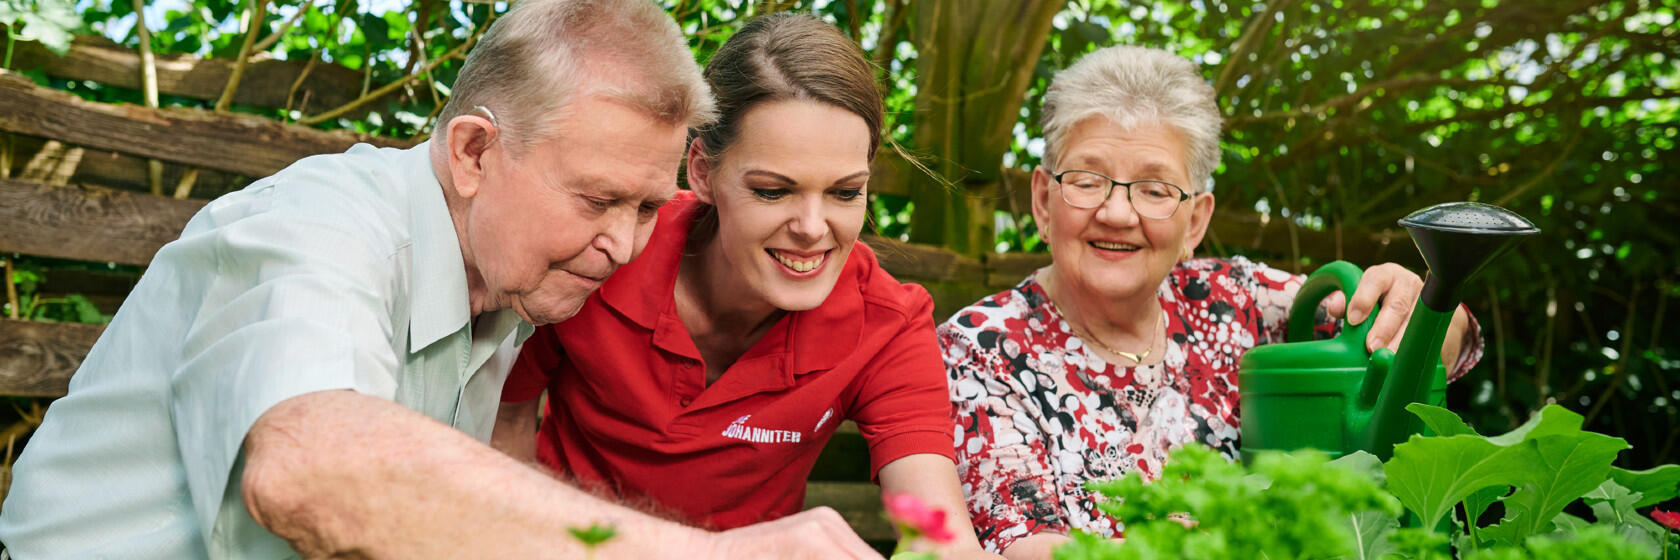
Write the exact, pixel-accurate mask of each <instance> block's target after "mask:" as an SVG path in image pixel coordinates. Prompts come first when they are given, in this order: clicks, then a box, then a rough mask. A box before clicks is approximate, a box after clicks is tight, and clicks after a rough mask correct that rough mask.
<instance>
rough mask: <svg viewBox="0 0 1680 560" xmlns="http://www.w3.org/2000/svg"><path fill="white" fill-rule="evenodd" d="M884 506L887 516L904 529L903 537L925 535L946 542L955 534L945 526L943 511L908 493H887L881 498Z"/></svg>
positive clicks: (936, 540) (935, 540)
mask: <svg viewBox="0 0 1680 560" xmlns="http://www.w3.org/2000/svg"><path fill="white" fill-rule="evenodd" d="M882 505H884V506H886V509H887V517H888V518H889V519H892V521H893V523H896V524H897V525H898V526H899V529H901V530H906V531H905V535H904V538H905V539H906V540H909V539H911V538H915V535H917V534H920V535H926V536H927V538H929V539H933V541H934V542H940V543H947V542H951V539H953V538H956V535H953V534H951V530H950V529H947V528H946V527H945V511H944V510H941V509H938V508H935V507H931V506H929V505H927V504H926V503H924V502H922V500H921V498H917V497H915V496H912V495H910V494H888V495H887V496H885V498H884V499H883V500H882Z"/></svg>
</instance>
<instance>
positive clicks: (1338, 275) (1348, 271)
mask: <svg viewBox="0 0 1680 560" xmlns="http://www.w3.org/2000/svg"><path fill="white" fill-rule="evenodd" d="M1363 275H1364V272H1363V271H1361V270H1359V267H1357V266H1354V264H1353V263H1350V262H1347V261H1335V262H1332V263H1330V264H1327V265H1324V266H1321V267H1319V268H1318V270H1315V271H1313V273H1312V275H1311V276H1308V277H1307V281H1306V283H1304V284H1301V291H1299V292H1296V293H1295V302H1294V303H1292V304H1290V306H1289V332H1288V338H1287V340H1288V341H1289V342H1308V341H1311V340H1312V339H1313V327H1315V326H1317V325H1318V305H1319V303H1322V302H1323V301H1324V298H1326V297H1329V296H1330V294H1333V293H1336V291H1337V290H1341V292H1342V294H1343V295H1344V296H1346V297H1347V301H1350V302H1351V301H1353V290H1354V288H1355V287H1357V286H1359V279H1360V277H1361V276H1363ZM1378 311H1381V306H1380V305H1379V306H1378V307H1375V308H1372V309H1371V316H1370V317H1367V318H1366V319H1365V322H1363V323H1360V324H1358V325H1345V324H1344V325H1343V326H1342V334H1341V335H1340V337H1342V338H1348V341H1349V342H1354V343H1357V344H1356V345H1355V346H1357V347H1358V348H1364V347H1365V336H1366V335H1367V334H1368V333H1370V332H1371V324H1372V323H1375V322H1376V318H1377V312H1378ZM1349 337H1351V338H1349Z"/></svg>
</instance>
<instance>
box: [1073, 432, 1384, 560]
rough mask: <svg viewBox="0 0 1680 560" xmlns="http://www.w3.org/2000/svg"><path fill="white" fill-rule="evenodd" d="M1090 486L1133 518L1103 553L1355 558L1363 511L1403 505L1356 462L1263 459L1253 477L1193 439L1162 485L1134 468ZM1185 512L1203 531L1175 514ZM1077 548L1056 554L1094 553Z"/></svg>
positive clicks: (1107, 507) (1110, 507)
mask: <svg viewBox="0 0 1680 560" xmlns="http://www.w3.org/2000/svg"><path fill="white" fill-rule="evenodd" d="M1090 487H1091V488H1092V489H1093V490H1094V491H1097V492H1100V493H1102V494H1104V495H1108V496H1111V497H1119V498H1122V499H1121V500H1119V501H1109V502H1106V503H1104V504H1102V505H1101V506H1100V507H1101V508H1102V509H1103V511H1105V512H1107V513H1109V514H1110V515H1113V516H1115V518H1116V519H1119V520H1120V521H1121V522H1122V523H1124V524H1125V527H1126V537H1127V540H1126V543H1125V544H1124V545H1121V546H1117V547H1110V546H1108V545H1107V544H1106V543H1104V544H1098V545H1096V546H1097V547H1098V548H1100V549H1101V550H1103V551H1106V552H1104V553H1103V555H1102V556H1100V557H1103V558H1262V557H1270V558H1322V557H1336V556H1348V555H1353V554H1355V553H1356V551H1359V550H1362V548H1361V547H1362V546H1364V545H1365V544H1366V543H1367V542H1369V540H1370V539H1369V537H1368V536H1367V535H1364V534H1356V533H1355V532H1354V531H1352V530H1351V526H1352V524H1351V522H1352V521H1353V520H1354V519H1355V518H1354V514H1355V513H1359V512H1366V511H1374V512H1378V513H1380V514H1382V515H1384V516H1385V517H1386V518H1387V519H1390V520H1392V519H1394V518H1395V516H1397V515H1398V514H1399V511H1400V510H1399V503H1398V502H1396V501H1395V500H1394V498H1393V497H1391V496H1388V495H1387V494H1385V493H1383V492H1382V490H1381V489H1380V487H1379V486H1378V485H1377V484H1376V483H1375V482H1373V481H1372V480H1371V478H1370V477H1369V476H1367V475H1364V474H1360V473H1359V472H1358V471H1357V468H1355V467H1336V466H1330V465H1329V459H1328V458H1327V456H1325V455H1324V454H1322V453H1318V452H1310V451H1309V452H1302V453H1295V454H1288V455H1283V454H1276V455H1264V456H1262V457H1260V458H1258V459H1257V460H1256V461H1255V464H1254V467H1253V475H1251V474H1250V473H1249V472H1247V471H1246V470H1245V469H1244V468H1243V467H1242V466H1240V465H1235V464H1232V463H1230V462H1228V461H1226V460H1225V459H1224V457H1222V456H1220V455H1219V454H1218V453H1216V452H1214V451H1212V450H1210V449H1207V448H1205V447H1201V446H1195V445H1192V446H1186V447H1184V448H1181V449H1179V450H1176V451H1174V452H1173V454H1172V456H1171V458H1170V459H1169V460H1168V461H1167V463H1166V466H1165V467H1164V469H1163V472H1162V474H1161V479H1160V480H1158V481H1155V482H1153V483H1148V482H1145V481H1144V479H1143V478H1142V476H1141V475H1140V474H1138V473H1133V474H1130V475H1128V476H1126V477H1125V478H1122V479H1119V480H1115V481H1111V482H1093V483H1091V484H1090ZM1185 513H1187V514H1188V517H1189V519H1191V520H1194V521H1195V523H1196V526H1195V528H1193V529H1191V528H1186V527H1185V526H1184V525H1183V524H1181V523H1180V522H1179V521H1177V520H1174V516H1175V514H1185ZM1361 527H1362V528H1363V529H1365V530H1367V531H1368V530H1370V529H1371V528H1372V527H1373V526H1372V525H1363V526H1361ZM1081 542H1084V543H1096V542H1099V541H1091V540H1090V539H1083V540H1082V541H1081ZM1068 549H1071V550H1068V552H1065V553H1064V552H1062V551H1061V550H1058V551H1057V554H1056V557H1057V558H1058V559H1065V558H1082V557H1086V556H1081V554H1087V552H1082V550H1083V549H1082V548H1081V547H1077V546H1074V547H1068ZM1064 550H1067V549H1064Z"/></svg>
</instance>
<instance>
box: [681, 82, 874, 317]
mask: <svg viewBox="0 0 1680 560" xmlns="http://www.w3.org/2000/svg"><path fill="white" fill-rule="evenodd" d="M702 157H703V156H701V155H700V152H699V150H694V149H691V150H690V151H689V173H690V175H689V177H690V181H689V183H690V187H691V188H693V189H694V192H695V194H696V195H697V196H698V197H699V198H700V199H701V200H702V201H705V202H709V203H711V204H712V205H714V206H716V207H717V213H718V231H717V235H716V236H715V237H713V239H712V240H711V242H710V244H709V245H708V246H707V248H706V250H705V253H706V254H708V255H709V256H715V257H721V260H722V261H723V262H721V263H718V264H722V265H724V266H727V267H728V270H730V271H733V274H734V275H736V276H737V279H738V282H739V287H740V291H741V293H742V297H746V298H755V299H757V300H760V301H764V302H768V303H770V304H771V305H773V306H775V307H776V308H779V309H785V310H788V311H799V310H804V309H811V308H814V307H816V306H818V305H820V304H822V302H823V300H825V299H827V298H828V293H829V291H831V290H833V289H834V283H835V281H836V280H838V279H839V276H840V269H841V268H842V267H843V266H844V265H845V264H846V257H847V256H848V255H850V254H851V251H852V244H853V242H855V241H857V238H858V233H859V231H861V230H862V229H863V220H864V216H865V213H866V211H867V209H868V203H867V200H868V199H867V198H866V196H865V195H866V191H865V186H866V185H867V184H868V182H869V128H868V125H867V124H865V123H864V120H863V118H862V117H859V116H858V115H856V114H854V113H852V112H850V111H847V110H845V109H841V108H839V107H836V106H833V105H829V104H825V103H820V102H816V101H809V100H781V101H771V102H767V103H763V104H761V105H758V106H757V107H753V108H751V109H748V110H747V113H746V115H744V116H743V117H742V119H741V122H740V131H739V133H738V134H737V136H736V139H735V143H734V145H732V146H730V147H729V148H728V149H727V150H726V151H725V152H724V154H723V156H722V157H721V158H720V159H719V160H718V161H717V165H716V166H707V165H706V164H705V163H704V162H703V161H696V159H698V158H702ZM697 167H698V168H699V169H697ZM709 258H713V257H709Z"/></svg>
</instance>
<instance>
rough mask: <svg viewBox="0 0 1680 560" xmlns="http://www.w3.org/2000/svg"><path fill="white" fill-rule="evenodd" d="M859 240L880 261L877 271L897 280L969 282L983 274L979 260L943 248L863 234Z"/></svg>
mask: <svg viewBox="0 0 1680 560" xmlns="http://www.w3.org/2000/svg"><path fill="white" fill-rule="evenodd" d="M862 240H863V242H864V243H867V244H869V248H870V249H874V250H875V258H876V259H878V260H880V261H881V268H885V269H887V272H890V273H892V275H893V277H894V278H897V279H899V280H901V281H906V282H912V281H918V282H948V281H973V280H975V279H978V278H980V277H981V274H983V272H982V270H983V269H982V267H981V266H980V261H979V260H976V259H974V258H972V257H965V256H963V255H958V254H956V253H953V252H951V251H947V250H945V249H943V248H939V247H932V246H928V245H917V244H914V243H905V242H903V241H899V240H897V239H891V238H886V237H881V236H878V235H865V236H863V237H862Z"/></svg>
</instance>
